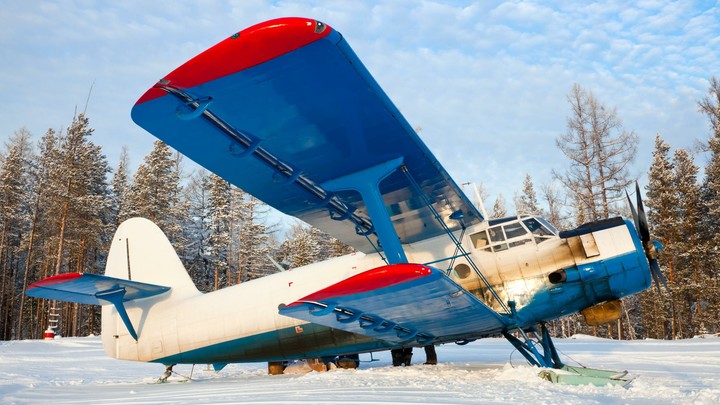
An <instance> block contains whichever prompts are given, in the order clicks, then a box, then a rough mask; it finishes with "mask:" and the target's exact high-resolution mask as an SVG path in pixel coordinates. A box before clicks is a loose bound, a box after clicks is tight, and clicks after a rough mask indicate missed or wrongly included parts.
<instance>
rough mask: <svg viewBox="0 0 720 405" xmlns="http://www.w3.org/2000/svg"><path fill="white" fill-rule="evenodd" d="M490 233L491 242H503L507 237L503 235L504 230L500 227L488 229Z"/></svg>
mask: <svg viewBox="0 0 720 405" xmlns="http://www.w3.org/2000/svg"><path fill="white" fill-rule="evenodd" d="M488 232H489V233H490V240H491V241H492V242H502V241H504V240H505V235H503V232H502V229H500V227H499V226H493V227H492V228H490V229H488Z"/></svg>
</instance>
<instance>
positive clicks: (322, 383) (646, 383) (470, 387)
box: [0, 336, 720, 405]
mask: <svg viewBox="0 0 720 405" xmlns="http://www.w3.org/2000/svg"><path fill="white" fill-rule="evenodd" d="M555 342H556V346H557V347H558V349H559V350H560V351H561V354H562V358H563V360H564V361H565V362H566V363H568V364H575V362H579V363H580V364H582V365H585V366H588V367H593V368H603V369H610V370H618V371H621V370H628V371H629V372H630V375H631V376H634V377H636V379H635V380H634V381H633V382H632V383H631V385H630V386H629V387H628V388H622V387H616V386H605V387H593V386H589V385H585V386H566V385H557V384H552V383H550V382H548V381H544V380H542V379H540V378H538V377H537V372H538V370H537V369H535V368H533V367H530V366H528V365H527V364H526V363H525V361H524V359H523V358H522V356H520V354H519V353H517V352H513V348H512V346H511V345H510V344H509V343H508V342H507V341H505V340H504V339H483V340H480V341H477V342H473V343H471V344H469V345H467V346H457V345H453V344H448V345H443V346H439V347H438V349H437V352H438V357H439V360H440V362H441V364H439V365H438V366H424V365H422V362H424V360H425V356H424V352H423V350H422V349H419V350H418V349H416V350H415V356H414V357H413V360H414V363H415V364H416V365H413V366H411V367H392V366H391V365H390V356H389V352H381V353H375V354H374V355H373V356H374V358H375V359H376V360H377V359H379V360H378V361H372V362H370V361H369V360H370V359H371V357H370V355H369V354H363V355H361V360H364V362H363V363H362V364H361V368H360V369H358V370H335V371H331V372H326V373H315V372H313V373H309V374H304V375H281V376H270V375H267V365H266V364H265V363H249V364H231V365H228V366H227V367H226V368H225V369H223V370H222V371H221V372H219V373H216V372H213V371H207V366H206V365H196V366H195V367H194V369H193V367H192V366H191V365H178V366H176V367H175V369H174V370H175V371H176V372H177V373H178V374H180V375H185V376H188V375H190V374H191V373H192V379H193V380H192V381H188V382H184V383H183V382H181V380H182V377H180V376H178V375H174V376H173V377H171V379H170V380H171V383H169V384H155V383H154V382H155V380H156V379H157V378H158V377H159V376H160V374H162V372H163V371H164V368H163V366H162V365H160V364H149V363H136V362H128V361H119V360H114V359H111V358H108V357H107V356H106V355H105V352H104V351H103V349H102V344H101V342H100V338H98V337H87V338H63V339H56V340H54V341H37V340H35V341H32V340H25V341H9V342H0V403H1V404H34V403H37V404H40V403H42V404H47V403H52V404H53V405H55V404H96V403H100V402H102V403H103V404H123V405H133V404H189V403H193V404H197V403H209V404H221V403H252V404H297V403H309V404H338V403H347V404H378V403H392V404H478V403H487V404H508V403H519V402H526V401H527V402H532V403H539V404H550V403H552V404H579V403H582V404H718V403H720V338H718V337H714V336H708V337H706V338H695V339H687V340H680V341H660V340H643V341H613V340H606V339H599V338H593V337H589V336H578V337H576V338H575V339H556V340H555ZM570 359H572V360H570ZM573 360H574V361H573Z"/></svg>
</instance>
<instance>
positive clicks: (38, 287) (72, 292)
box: [25, 273, 170, 305]
mask: <svg viewBox="0 0 720 405" xmlns="http://www.w3.org/2000/svg"><path fill="white" fill-rule="evenodd" d="M121 290H124V291H125V294H124V296H123V298H122V301H123V302H124V301H132V300H137V299H141V298H148V297H152V296H155V295H158V294H162V293H164V292H166V291H168V290H170V287H164V286H160V285H154V284H147V283H140V282H137V281H130V280H122V279H119V278H114V277H106V276H100V275H97V274H89V273H67V274H59V275H57V276H53V277H48V278H46V279H43V280H40V281H37V282H35V283H32V284H31V285H30V286H28V288H27V289H26V290H25V294H26V295H28V296H30V297H36V298H47V299H51V300H58V301H68V302H77V303H79V304H92V305H102V304H109V303H112V299H108V298H107V296H108V295H107V294H111V293H113V292H117V291H121ZM103 301H105V302H103Z"/></svg>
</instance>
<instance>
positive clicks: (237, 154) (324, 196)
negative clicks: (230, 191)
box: [132, 31, 482, 253]
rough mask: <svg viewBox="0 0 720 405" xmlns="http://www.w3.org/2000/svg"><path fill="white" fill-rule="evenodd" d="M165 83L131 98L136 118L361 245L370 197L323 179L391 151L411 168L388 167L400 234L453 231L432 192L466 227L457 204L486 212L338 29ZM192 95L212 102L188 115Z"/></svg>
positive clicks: (263, 196) (389, 196) (239, 181)
mask: <svg viewBox="0 0 720 405" xmlns="http://www.w3.org/2000/svg"><path fill="white" fill-rule="evenodd" d="M238 57H241V56H238ZM165 89H166V91H169V92H170V93H171V94H167V95H165V96H162V97H159V98H156V99H153V100H150V101H145V102H142V103H139V104H137V105H136V106H135V107H134V108H133V112H132V116H133V119H134V120H135V122H137V123H138V124H139V125H140V126H142V127H143V128H145V129H147V130H148V131H149V132H151V133H153V134H154V135H156V136H157V137H158V138H160V139H161V140H163V141H165V142H166V143H167V144H169V145H170V146H172V147H174V148H175V149H177V150H178V151H180V152H181V153H183V154H185V155H186V156H188V157H189V158H191V159H192V160H194V161H196V162H197V163H199V164H200V165H202V166H204V167H205V168H207V169H208V170H210V171H212V172H214V173H216V174H218V175H219V176H221V177H223V178H224V179H226V180H227V181H229V182H230V183H232V184H234V185H236V186H238V187H240V188H242V189H243V190H244V191H246V192H248V193H250V194H252V195H254V196H255V197H257V198H259V199H260V200H262V201H264V202H265V203H267V204H269V205H271V206H273V207H274V208H276V209H278V210H280V211H282V212H284V213H286V214H288V215H292V216H295V217H297V218H299V219H301V220H303V221H305V222H307V223H309V224H311V225H313V226H315V227H317V228H319V229H321V230H323V231H324V232H326V233H328V234H330V235H332V236H334V237H336V238H338V239H339V240H341V241H343V242H345V243H347V244H349V245H350V246H352V247H354V248H355V249H357V250H359V251H362V252H366V253H368V252H372V251H374V247H373V246H372V245H371V242H372V239H370V238H368V237H366V235H365V234H368V235H370V236H372V230H373V229H372V228H373V227H372V221H371V219H370V218H369V216H368V214H367V211H366V209H365V205H364V203H363V200H362V198H361V197H360V195H359V194H358V193H357V192H353V191H340V192H334V193H331V192H329V191H327V190H324V189H323V188H322V184H323V183H324V182H326V181H328V180H332V179H335V178H338V177H342V176H345V175H348V174H352V173H355V172H358V171H361V170H363V169H365V168H368V167H371V166H374V165H377V164H380V163H382V162H386V161H389V160H392V159H396V158H402V159H403V162H404V167H405V168H406V170H396V171H395V172H393V173H392V174H390V175H389V176H388V177H387V178H385V179H384V180H383V181H382V182H381V184H380V192H381V194H382V197H383V200H384V205H385V207H386V208H387V211H388V215H389V216H390V218H391V220H392V223H393V225H394V228H395V230H396V232H397V234H398V237H399V238H400V241H401V242H402V243H412V242H415V241H419V240H424V239H427V238H430V237H433V236H436V235H439V234H441V233H442V232H444V229H443V224H441V223H440V222H439V221H438V220H437V218H436V217H434V215H433V213H432V211H431V210H429V209H428V207H427V203H428V202H429V203H430V204H432V206H433V208H434V209H435V211H437V212H438V213H439V214H440V215H439V218H441V220H442V221H444V222H445V225H446V226H447V227H448V228H450V229H451V230H457V229H459V228H460V227H461V224H460V223H459V222H458V221H456V220H451V219H449V216H450V214H452V213H453V212H456V211H462V212H463V215H464V218H463V221H464V224H465V225H466V226H467V225H471V224H473V223H477V222H479V221H481V220H482V217H481V216H480V214H479V213H478V212H477V210H476V209H475V207H474V206H473V205H472V204H471V203H470V202H469V200H468V199H467V197H466V196H465V195H464V194H463V193H462V191H461V190H460V189H459V187H458V186H457V185H456V183H455V182H454V181H453V180H452V179H451V178H450V176H449V175H448V174H447V172H446V171H445V169H444V168H443V167H442V166H441V165H440V164H439V163H438V161H437V160H436V159H435V157H434V156H433V155H432V153H431V152H430V151H429V150H428V149H427V147H426V146H425V145H424V144H423V142H422V141H421V140H420V139H419V137H418V136H417V134H416V133H415V131H414V130H413V129H412V127H411V126H410V125H409V124H408V123H407V121H406V120H405V119H404V118H403V116H402V115H401V114H400V112H399V111H398V110H397V108H396V107H395V106H394V105H393V104H392V102H391V101H390V100H389V99H388V97H387V96H386V95H385V93H384V92H383V91H382V89H381V88H380V87H379V86H378V84H377V83H376V82H375V80H374V79H373V78H372V76H371V75H370V74H369V73H368V72H367V70H366V69H365V68H364V66H363V65H362V63H361V62H360V60H359V59H358V58H357V56H355V54H354V53H353V51H352V49H350V47H349V46H348V45H347V43H346V42H345V40H344V39H343V38H342V36H340V34H338V33H337V32H335V31H333V32H332V34H331V35H328V36H327V37H326V38H323V39H322V40H319V41H316V42H313V43H310V44H309V45H305V46H303V47H301V48H299V49H296V50H294V51H292V52H289V53H287V54H284V55H282V56H279V57H276V58H273V59H271V60H269V61H266V62H264V63H261V64H259V65H257V66H253V67H250V68H247V69H244V70H241V71H239V72H236V73H234V74H230V75H227V76H224V77H221V78H218V79H214V80H211V81H207V82H205V83H202V84H200V85H197V86H194V87H192V88H185V89H173V88H170V87H166V88H165ZM193 100H195V101H198V100H199V101H198V102H193ZM203 100H211V101H210V102H209V103H206V105H204V104H203ZM188 103H189V104H191V105H192V106H194V107H195V106H199V105H202V114H198V113H196V114H195V115H197V118H195V117H192V119H180V118H179V117H182V115H183V114H185V115H187V116H192V114H189V113H188V112H189V111H187V107H186V105H187V104H188ZM194 107H193V108H194ZM190 110H192V108H190ZM198 110H200V108H198ZM184 118H187V117H184ZM414 183H416V184H417V186H415V185H414Z"/></svg>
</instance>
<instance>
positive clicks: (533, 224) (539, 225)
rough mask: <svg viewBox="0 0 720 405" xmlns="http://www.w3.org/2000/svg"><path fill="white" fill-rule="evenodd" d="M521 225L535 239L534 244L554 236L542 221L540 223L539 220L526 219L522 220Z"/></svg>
mask: <svg viewBox="0 0 720 405" xmlns="http://www.w3.org/2000/svg"><path fill="white" fill-rule="evenodd" d="M523 223H524V224H525V226H526V227H527V228H528V229H529V230H530V232H531V233H532V234H533V236H534V237H535V243H540V242H544V241H546V240H548V239H549V238H551V237H553V236H555V234H554V233H553V232H552V231H551V230H550V229H548V228H547V227H546V226H545V224H547V222H545V221H544V220H542V221H541V220H539V218H528V219H525V220H523ZM548 225H549V224H548Z"/></svg>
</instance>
